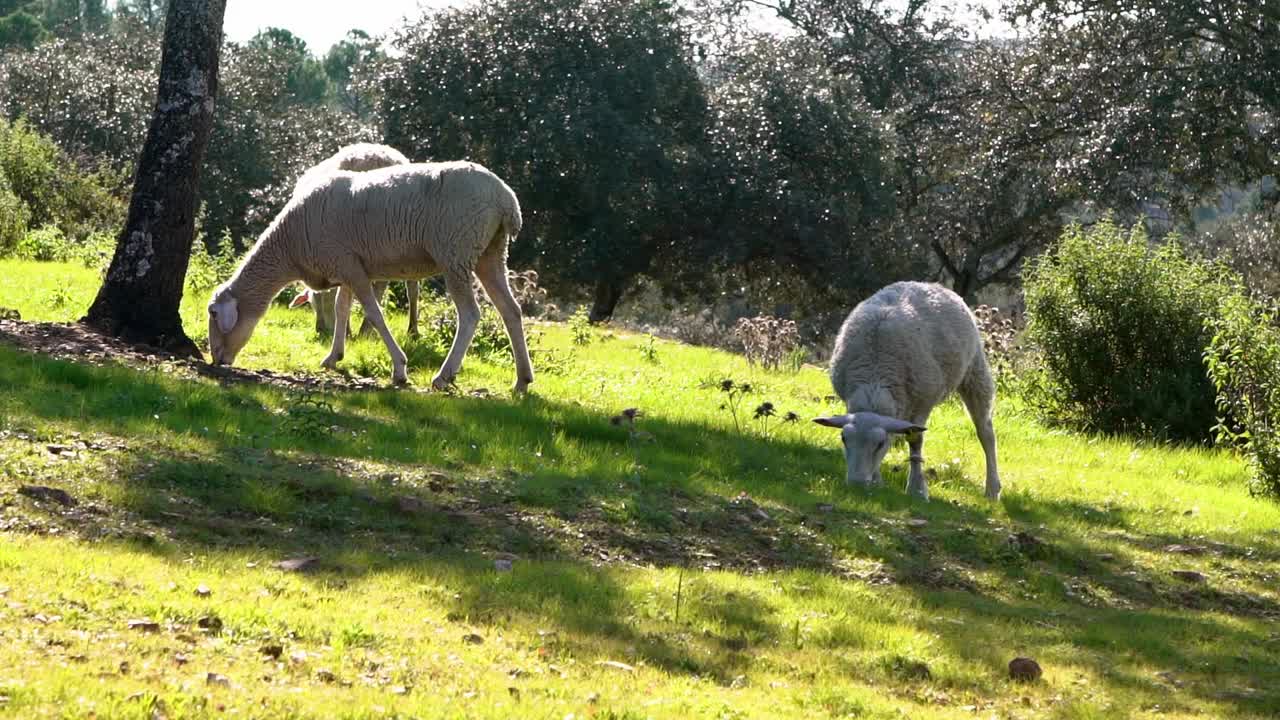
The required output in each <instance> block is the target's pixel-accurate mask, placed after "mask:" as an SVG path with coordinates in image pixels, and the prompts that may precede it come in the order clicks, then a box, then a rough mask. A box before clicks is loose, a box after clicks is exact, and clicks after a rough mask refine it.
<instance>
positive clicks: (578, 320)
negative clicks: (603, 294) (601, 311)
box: [569, 307, 595, 345]
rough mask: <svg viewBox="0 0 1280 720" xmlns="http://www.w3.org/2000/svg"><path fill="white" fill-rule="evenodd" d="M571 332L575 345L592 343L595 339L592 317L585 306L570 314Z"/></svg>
mask: <svg viewBox="0 0 1280 720" xmlns="http://www.w3.org/2000/svg"><path fill="white" fill-rule="evenodd" d="M569 332H570V333H572V334H573V344H574V345H590V344H591V341H592V340H594V339H595V336H594V334H593V333H592V332H591V317H590V314H589V313H588V312H587V309H586V308H585V307H580V308H578V309H577V310H575V311H574V313H573V315H571V316H569Z"/></svg>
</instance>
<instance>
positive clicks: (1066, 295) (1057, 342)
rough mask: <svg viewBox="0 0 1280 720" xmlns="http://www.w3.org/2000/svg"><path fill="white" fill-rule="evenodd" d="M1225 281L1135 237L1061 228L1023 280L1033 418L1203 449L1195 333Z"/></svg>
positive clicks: (1205, 427)
mask: <svg viewBox="0 0 1280 720" xmlns="http://www.w3.org/2000/svg"><path fill="white" fill-rule="evenodd" d="M1235 283H1236V281H1235V280H1233V278H1232V276H1231V274H1230V273H1229V271H1227V270H1226V269H1225V268H1222V267H1220V266H1218V265H1214V264H1210V263H1207V262H1204V261H1202V260H1199V259H1197V258H1195V257H1191V256H1188V255H1187V254H1186V253H1185V251H1184V250H1183V249H1182V247H1181V246H1180V245H1179V244H1178V243H1177V242H1176V241H1174V240H1170V241H1169V242H1166V243H1165V244H1163V245H1160V246H1155V247H1153V246H1152V245H1150V244H1149V243H1148V241H1147V236H1146V233H1145V231H1144V230H1143V229H1142V227H1141V226H1134V227H1133V228H1132V229H1129V230H1126V229H1124V228H1122V227H1121V226H1119V225H1117V224H1115V223H1114V222H1112V221H1110V220H1105V221H1103V222H1101V223H1099V224H1097V225H1095V226H1093V227H1091V228H1088V229H1085V228H1082V227H1080V226H1072V227H1070V228H1069V229H1068V230H1066V231H1065V232H1064V233H1063V235H1062V238H1061V240H1060V241H1059V243H1058V245H1057V246H1056V247H1055V248H1054V250H1053V252H1052V253H1051V254H1048V255H1045V256H1044V257H1042V258H1040V259H1038V260H1037V261H1036V262H1035V263H1034V264H1033V265H1032V267H1031V268H1029V269H1028V272H1027V275H1026V279H1025V287H1026V300H1027V317H1028V325H1027V336H1028V339H1029V340H1030V342H1031V343H1033V344H1034V345H1035V346H1036V347H1037V349H1038V350H1039V353H1040V355H1039V357H1040V361H1041V362H1042V363H1043V367H1044V375H1043V378H1042V379H1043V385H1042V386H1041V389H1040V391H1039V392H1038V393H1037V401H1038V402H1039V404H1040V405H1041V409H1042V410H1044V411H1046V412H1047V413H1048V415H1050V416H1051V417H1052V418H1053V419H1055V420H1060V421H1066V422H1069V423H1071V424H1074V425H1077V426H1079V427H1084V428H1088V429H1092V430H1100V431H1103V432H1109V433H1115V432H1132V433H1140V434H1144V435H1148V436H1153V437H1157V438H1165V439H1172V440H1190V441H1196V442H1204V441H1206V440H1208V439H1209V438H1210V437H1211V431H1212V427H1213V418H1214V408H1215V391H1214V387H1213V384H1212V383H1211V382H1210V380H1209V378H1208V376H1207V375H1206V374H1205V369H1204V363H1203V361H1202V356H1203V353H1204V349H1205V347H1206V345H1208V341H1209V339H1210V337H1209V334H1208V330H1206V322H1208V321H1210V320H1211V319H1212V318H1214V317H1215V316H1216V315H1217V313H1218V308H1219V306H1220V304H1221V302H1222V301H1223V299H1224V298H1227V297H1229V296H1231V295H1232V294H1233V293H1235V292H1237V290H1236V284H1235Z"/></svg>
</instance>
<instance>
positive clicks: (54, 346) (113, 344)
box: [0, 319, 426, 392]
mask: <svg viewBox="0 0 1280 720" xmlns="http://www.w3.org/2000/svg"><path fill="white" fill-rule="evenodd" d="M0 342H3V343H5V344H8V345H12V346H14V347H16V348H18V349H19V350H23V351H25V352H31V353H36V354H39V355H43V356H45V357H51V358H57V359H59V360H73V361H76V362H83V363H88V364H90V365H96V366H99V367H101V366H104V365H112V364H114V365H125V366H127V367H131V368H135V369H139V370H150V371H153V372H163V373H167V374H173V375H177V376H179V377H190V378H194V377H206V378H210V379H213V380H217V381H218V382H220V383H224V384H231V383H252V384H258V385H273V386H276V387H280V388H285V389H289V390H333V391H339V390H379V389H382V388H383V387H385V384H384V383H382V382H380V381H379V380H377V379H374V378H356V377H343V376H340V375H288V374H284V373H274V372H271V371H270V370H244V369H241V368H234V367H225V366H214V365H210V364H208V363H206V362H202V361H199V360H191V359H188V358H181V357H177V356H175V355H173V354H171V353H169V352H167V351H165V350H162V349H160V348H156V347H151V346H147V345H130V344H128V343H126V342H123V341H121V340H119V339H117V338H113V337H110V336H107V335H102V334H100V333H98V332H97V331H95V330H94V329H92V328H90V327H88V326H85V325H81V324H79V323H39V322H22V321H20V320H11V319H0ZM409 390H410V391H414V390H416V389H415V388H409ZM418 391H419V392H426V390H425V389H422V390H418Z"/></svg>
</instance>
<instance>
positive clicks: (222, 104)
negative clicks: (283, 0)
mask: <svg viewBox="0 0 1280 720" xmlns="http://www.w3.org/2000/svg"><path fill="white" fill-rule="evenodd" d="M298 62H299V59H298V54H297V48H296V47H293V46H286V47H283V48H279V47H275V46H274V45H272V44H266V45H263V44H261V43H260V44H257V45H254V44H249V45H245V46H239V45H230V46H227V47H226V48H224V50H223V54H222V71H221V74H222V81H221V83H222V85H221V92H220V94H219V97H218V112H217V113H216V114H215V116H214V128H213V138H212V140H211V141H210V144H209V153H208V160H207V166H206V169H205V176H204V179H203V180H202V181H201V197H202V200H203V202H205V204H206V206H207V208H208V216H207V218H206V220H205V226H204V230H205V232H206V233H207V234H208V236H209V237H217V236H218V235H220V234H221V233H222V231H223V230H228V231H230V232H231V234H232V236H233V237H236V238H244V237H253V236H256V235H257V234H258V233H260V232H261V231H262V230H264V229H265V228H266V226H267V224H268V223H270V221H271V219H272V218H273V217H274V216H275V214H276V213H278V212H279V211H280V209H281V208H283V207H284V204H285V202H286V201H287V200H288V198H289V196H290V195H291V194H292V193H293V184H294V182H295V181H296V180H297V178H298V177H299V176H300V175H301V174H302V173H303V172H304V171H305V170H306V169H307V168H308V167H310V166H312V165H314V164H315V163H317V162H319V161H320V160H322V159H324V158H325V157H327V156H328V155H331V154H332V153H333V152H335V151H336V150H337V149H338V148H339V147H341V146H343V145H346V144H349V143H352V142H356V141H360V140H371V139H373V136H372V134H371V132H370V130H369V128H368V127H366V126H365V125H364V124H363V123H361V122H360V121H359V120H358V119H356V118H354V117H352V116H350V115H348V114H346V113H343V112H341V111H338V110H336V109H334V108H331V107H329V106H328V105H325V104H316V103H315V102H313V101H314V97H309V96H308V95H307V93H308V92H310V91H308V90H307V89H306V87H305V86H306V85H307V83H309V82H310V81H306V80H297V82H299V83H301V84H302V86H300V87H299V88H297V92H300V93H302V95H298V94H296V93H295V89H294V88H292V87H291V86H290V77H291V73H293V72H295V71H296V70H297V65H298Z"/></svg>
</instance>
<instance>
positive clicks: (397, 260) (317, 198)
mask: <svg viewBox="0 0 1280 720" xmlns="http://www.w3.org/2000/svg"><path fill="white" fill-rule="evenodd" d="M313 196H314V197H313ZM514 197H515V195H514V193H513V192H512V191H511V189H510V188H509V187H507V185H506V184H505V183H504V182H502V180H501V179H499V178H498V177H497V176H496V175H494V174H493V173H491V172H489V171H488V170H486V169H485V168H483V167H482V166H480V165H477V164H475V163H469V162H449V163H416V164H408V165H397V166H393V167H387V168H382V169H378V170H372V171H368V172H361V173H350V172H337V173H333V174H331V176H330V177H329V178H328V179H327V180H325V181H324V182H323V183H321V185H320V186H319V187H318V188H317V189H316V190H314V191H311V192H310V194H309V195H308V196H307V197H306V198H305V201H304V204H305V205H307V206H308V208H312V209H313V210H314V213H315V217H314V221H313V222H309V223H308V227H309V232H310V233H316V232H321V233H324V234H325V235H326V236H328V238H329V239H328V240H327V241H326V243H327V244H328V245H331V246H335V247H341V248H347V249H350V250H352V251H354V252H355V253H356V254H357V255H358V256H359V257H360V259H361V261H362V262H363V263H364V265H365V268H366V270H367V271H368V272H369V274H370V276H371V277H375V278H396V277H420V276H422V275H429V274H432V273H434V272H438V271H441V270H449V269H451V268H458V269H468V270H469V269H471V268H474V266H475V264H476V261H477V260H478V259H479V257H480V256H481V255H482V254H483V253H484V252H485V251H486V250H487V249H488V247H489V245H490V244H491V243H492V242H493V241H494V238H495V237H497V236H498V231H499V229H500V228H504V227H506V226H507V224H508V222H507V220H508V217H509V215H510V213H511V211H512V204H513V203H514V202H515V200H514ZM515 208H516V209H515V214H516V217H517V218H518V216H519V210H518V205H516V206H515ZM308 214H309V215H310V214H311V213H308ZM509 230H518V222H517V226H516V228H514V229H510V228H509Z"/></svg>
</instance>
